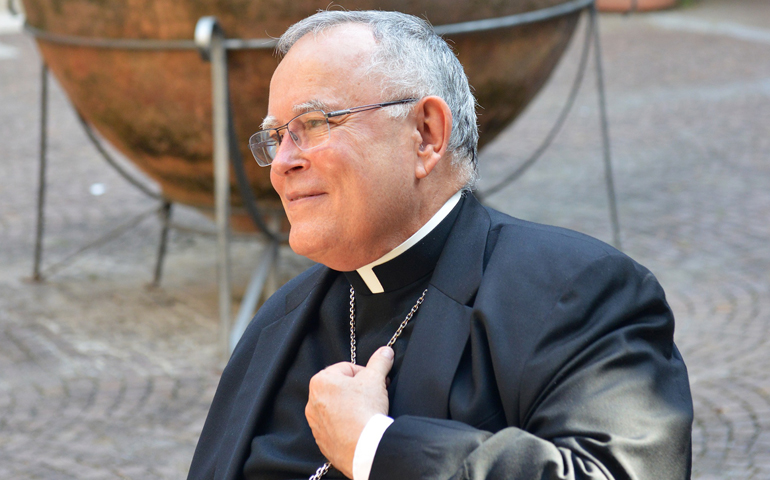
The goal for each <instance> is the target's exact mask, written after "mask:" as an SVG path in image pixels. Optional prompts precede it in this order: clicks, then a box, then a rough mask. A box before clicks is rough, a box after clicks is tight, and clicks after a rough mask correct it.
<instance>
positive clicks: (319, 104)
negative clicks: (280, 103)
mask: <svg viewBox="0 0 770 480" xmlns="http://www.w3.org/2000/svg"><path fill="white" fill-rule="evenodd" d="M314 110H323V111H324V112H331V111H333V109H332V108H331V107H330V106H329V104H327V103H326V102H324V101H322V100H317V99H314V100H309V101H307V102H304V103H300V104H298V105H294V107H292V112H294V114H295V115H302V114H303V113H307V112H312V111H314ZM279 126H281V124H280V123H278V119H277V118H276V117H274V116H272V115H268V116H266V117H265V119H264V120H263V121H262V129H263V130H267V129H270V128H276V127H279Z"/></svg>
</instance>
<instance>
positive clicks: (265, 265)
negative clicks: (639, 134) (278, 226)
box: [229, 240, 280, 353]
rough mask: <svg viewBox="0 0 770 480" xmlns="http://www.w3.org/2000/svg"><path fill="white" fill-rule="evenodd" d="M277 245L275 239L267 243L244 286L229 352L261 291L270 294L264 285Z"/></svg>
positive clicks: (232, 348) (245, 324) (239, 336)
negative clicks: (247, 283)
mask: <svg viewBox="0 0 770 480" xmlns="http://www.w3.org/2000/svg"><path fill="white" fill-rule="evenodd" d="M279 246H280V243H279V242H278V241H275V240H274V241H271V242H270V243H269V244H268V245H267V248H266V249H265V250H264V252H262V257H261V258H260V260H259V264H258V265H257V268H256V269H255V270H254V273H253V274H252V275H251V280H249V285H248V286H247V287H246V292H244V294H243V300H241V306H240V309H239V310H238V316H237V317H236V320H235V323H234V325H233V330H232V332H230V345H229V352H230V353H232V351H233V350H234V349H235V346H236V345H237V344H238V341H239V340H240V339H241V336H242V335H243V332H245V331H246V327H248V326H249V322H250V321H251V318H252V317H253V316H254V312H255V311H256V308H257V303H258V302H259V298H260V297H261V296H262V294H263V293H264V294H265V296H268V295H269V294H270V292H266V291H265V290H266V286H269V285H268V284H269V283H270V276H271V272H272V271H273V270H274V268H275V265H276V263H277V259H278V252H279Z"/></svg>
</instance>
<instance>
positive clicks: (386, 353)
mask: <svg viewBox="0 0 770 480" xmlns="http://www.w3.org/2000/svg"><path fill="white" fill-rule="evenodd" d="M394 356H395V354H394V352H393V349H392V348H390V347H380V348H379V349H378V350H377V351H376V352H374V355H372V356H371V358H369V361H368V362H367V363H366V369H367V370H371V371H374V372H376V373H378V374H379V375H380V376H381V377H382V378H386V377H387V376H388V372H390V369H391V368H393V357H394Z"/></svg>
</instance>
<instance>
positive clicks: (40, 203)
mask: <svg viewBox="0 0 770 480" xmlns="http://www.w3.org/2000/svg"><path fill="white" fill-rule="evenodd" d="M41 65H42V67H41V69H40V169H39V171H38V186H37V226H36V229H35V262H34V266H33V267H32V280H33V281H35V282H40V281H42V280H43V277H42V275H41V274H40V266H41V264H42V261H43V233H44V229H45V191H46V181H45V178H46V174H45V173H46V163H47V158H46V154H47V148H48V129H47V125H48V65H46V63H45V62H42V64H41Z"/></svg>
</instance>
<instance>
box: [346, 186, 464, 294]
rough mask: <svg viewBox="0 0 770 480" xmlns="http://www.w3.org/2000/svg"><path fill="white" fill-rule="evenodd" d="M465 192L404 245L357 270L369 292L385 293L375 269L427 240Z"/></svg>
mask: <svg viewBox="0 0 770 480" xmlns="http://www.w3.org/2000/svg"><path fill="white" fill-rule="evenodd" d="M462 193H463V191H462V190H460V191H459V192H457V193H455V194H454V195H452V198H450V199H449V200H447V201H446V203H445V204H444V206H442V207H441V208H440V209H439V211H438V212H436V214H435V215H433V217H431V219H430V220H428V223H426V224H425V225H423V226H422V228H420V229H419V230H417V231H416V232H415V233H414V235H412V236H411V237H409V238H407V239H406V241H404V243H402V244H401V245H399V246H397V247H396V248H394V249H393V250H391V251H390V252H388V253H386V254H385V255H383V256H382V257H380V258H378V259H377V260H375V261H373V262H372V263H370V264H368V265H364V266H363V267H361V268H359V269H356V272H358V274H359V275H360V276H361V279H363V281H364V283H366V286H367V287H369V290H370V291H371V292H372V293H382V292H384V291H385V289H384V288H382V284H381V283H380V280H379V279H378V278H377V275H376V274H375V273H374V270H373V269H374V267H376V266H377V265H382V264H383V263H385V262H389V261H391V260H393V259H394V258H396V257H397V256H399V255H401V254H402V253H404V252H405V251H407V250H409V249H410V248H411V247H412V246H414V245H415V244H416V243H417V242H419V241H420V240H422V239H423V238H425V236H426V235H428V234H429V233H430V232H431V231H433V229H434V228H436V226H438V224H439V223H441V221H442V220H443V219H444V218H446V216H447V215H449V212H451V211H452V209H453V208H455V205H457V202H459V201H460V197H462Z"/></svg>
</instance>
